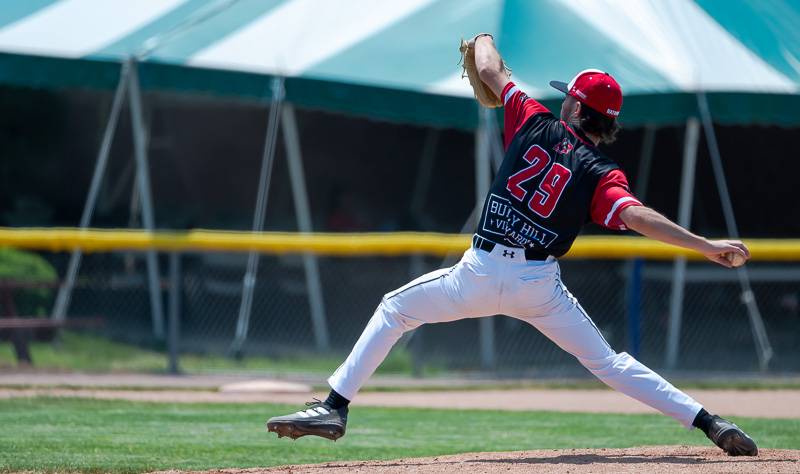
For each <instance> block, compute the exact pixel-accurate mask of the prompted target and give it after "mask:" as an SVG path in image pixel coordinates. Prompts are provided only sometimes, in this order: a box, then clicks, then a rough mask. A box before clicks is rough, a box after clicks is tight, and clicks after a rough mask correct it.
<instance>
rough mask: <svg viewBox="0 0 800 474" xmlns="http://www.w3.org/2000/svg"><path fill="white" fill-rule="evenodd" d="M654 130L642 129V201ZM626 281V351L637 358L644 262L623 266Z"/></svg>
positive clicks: (639, 180)
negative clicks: (626, 276)
mask: <svg viewBox="0 0 800 474" xmlns="http://www.w3.org/2000/svg"><path fill="white" fill-rule="evenodd" d="M655 141H656V128H655V126H653V125H647V126H645V129H644V137H643V141H642V154H641V156H640V159H639V175H638V176H637V180H636V190H635V195H636V197H637V198H639V200H641V201H644V199H645V195H646V194H647V183H648V181H650V167H651V164H652V162H653V149H654V148H655ZM625 267H626V268H625V274H626V275H628V279H627V281H626V288H625V295H626V299H627V301H628V305H627V309H628V351H629V352H630V354H631V355H633V357H639V354H640V350H641V345H642V270H643V268H644V260H643V259H641V258H634V259H631V260H628V261H627V262H626V265H625Z"/></svg>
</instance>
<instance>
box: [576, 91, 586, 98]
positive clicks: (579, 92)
mask: <svg viewBox="0 0 800 474" xmlns="http://www.w3.org/2000/svg"><path fill="white" fill-rule="evenodd" d="M574 92H575V94H577V96H578V97H580V98H581V99H583V100H586V94H584V93H583V92H581V90H580V89H574Z"/></svg>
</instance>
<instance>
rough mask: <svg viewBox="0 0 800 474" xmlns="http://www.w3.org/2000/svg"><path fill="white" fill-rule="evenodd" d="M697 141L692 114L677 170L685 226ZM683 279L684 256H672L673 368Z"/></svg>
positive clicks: (686, 225) (668, 356)
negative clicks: (680, 168)
mask: <svg viewBox="0 0 800 474" xmlns="http://www.w3.org/2000/svg"><path fill="white" fill-rule="evenodd" d="M699 140H700V121H699V120H697V118H695V117H691V118H689V120H687V121H686V137H685V139H684V142H683V170H682V173H681V194H680V201H679V203H678V225H680V226H681V227H683V228H685V229H688V228H689V226H690V224H691V220H692V202H693V195H694V178H695V165H696V163H697V144H698V142H699ZM685 280H686V257H677V258H675V264H674V267H673V271H672V292H671V294H670V306H669V328H668V330H667V351H666V358H665V365H666V367H667V368H668V369H674V368H675V367H676V365H677V363H678V350H679V349H680V337H681V322H682V321H681V320H682V318H683V291H684V283H685Z"/></svg>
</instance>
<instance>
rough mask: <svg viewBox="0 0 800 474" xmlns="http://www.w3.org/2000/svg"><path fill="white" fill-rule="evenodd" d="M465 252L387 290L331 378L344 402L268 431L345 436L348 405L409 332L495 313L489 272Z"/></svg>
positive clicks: (277, 422) (271, 425) (274, 423)
mask: <svg viewBox="0 0 800 474" xmlns="http://www.w3.org/2000/svg"><path fill="white" fill-rule="evenodd" d="M470 252H471V250H470V251H467V253H466V254H465V256H464V259H462V261H461V262H459V264H457V265H456V266H454V267H452V268H449V269H442V270H437V271H435V272H431V273H428V274H426V275H423V276H421V277H419V278H417V279H416V280H414V281H412V282H410V283H408V284H407V285H405V286H403V287H401V288H399V289H397V290H395V291H393V292H390V293H387V294H386V295H385V296H384V298H383V300H382V301H381V304H380V305H378V308H377V309H376V310H375V313H374V314H373V315H372V318H371V319H370V320H369V322H368V323H367V327H366V328H365V329H364V332H363V333H362V334H361V337H359V339H358V341H357V342H356V344H355V346H354V347H353V349H352V351H351V352H350V355H348V356H347V359H346V360H345V361H344V363H343V364H342V365H340V366H339V368H338V369H336V371H335V372H334V373H333V375H331V377H330V378H329V379H328V383H329V384H330V386H331V388H332V389H333V390H332V392H331V396H329V400H332V398H331V397H335V398H336V399H338V400H343V403H333V402H330V403H329V402H328V401H327V400H326V402H323V403H321V404H312V405H310V408H308V409H306V410H301V411H298V412H297V413H294V414H290V415H286V416H282V417H275V418H271V419H270V420H269V421H268V422H267V428H268V429H269V431H275V432H277V433H278V435H279V436H290V437H292V438H297V437H300V436H304V435H308V434H311V435H317V436H323V437H326V438H329V439H333V440H335V439H337V438H339V437H341V436H343V435H344V432H345V426H346V423H347V410H348V408H347V404H348V403H349V401H350V400H352V399H353V398H354V397H355V395H356V393H358V390H359V389H360V388H361V386H362V385H363V384H364V383H365V382H366V381H367V379H369V377H370V376H371V375H372V374H373V373H374V372H375V370H376V369H377V368H378V366H379V365H380V364H381V362H383V360H384V359H385V358H386V356H387V355H388V354H389V351H390V350H391V349H392V347H393V346H394V344H395V343H396V342H397V341H398V339H400V337H401V336H402V335H403V333H405V332H406V331H409V330H411V329H414V328H416V327H419V326H420V325H422V324H424V323H431V322H445V321H454V320H456V319H461V318H465V317H476V316H482V315H486V314H494V313H495V310H496V306H497V297H496V295H495V297H492V281H491V278H490V276H489V275H488V274H486V273H479V272H476V270H475V269H476V268H477V266H478V264H479V262H476V261H471V264H470V265H465V264H464V262H465V259H466V260H470V259H471V257H472V255H471V253H470Z"/></svg>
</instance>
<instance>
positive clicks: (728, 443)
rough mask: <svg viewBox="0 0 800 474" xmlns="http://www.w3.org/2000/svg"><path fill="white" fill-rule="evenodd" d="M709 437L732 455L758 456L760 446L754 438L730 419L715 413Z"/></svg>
mask: <svg viewBox="0 0 800 474" xmlns="http://www.w3.org/2000/svg"><path fill="white" fill-rule="evenodd" d="M711 418H712V420H713V421H712V422H711V427H710V428H709V430H708V435H707V436H708V439H710V440H711V441H713V442H714V444H716V445H717V446H719V447H720V448H721V449H722V450H723V451H725V452H726V453H728V455H730V456H758V447H757V446H756V442H755V441H753V438H751V437H749V436H747V434H746V433H745V432H744V431H742V430H741V429H740V428H739V427H738V426H736V425H734V424H733V423H731V422H730V421H728V420H726V419H724V418H721V417H719V416H717V415H713V416H712V417H711Z"/></svg>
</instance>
